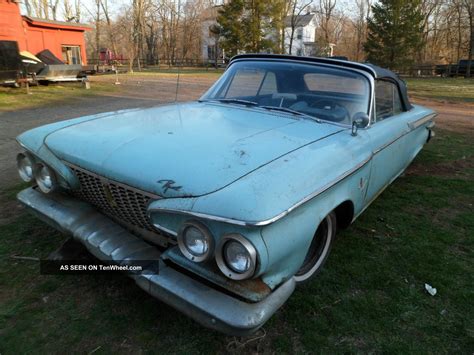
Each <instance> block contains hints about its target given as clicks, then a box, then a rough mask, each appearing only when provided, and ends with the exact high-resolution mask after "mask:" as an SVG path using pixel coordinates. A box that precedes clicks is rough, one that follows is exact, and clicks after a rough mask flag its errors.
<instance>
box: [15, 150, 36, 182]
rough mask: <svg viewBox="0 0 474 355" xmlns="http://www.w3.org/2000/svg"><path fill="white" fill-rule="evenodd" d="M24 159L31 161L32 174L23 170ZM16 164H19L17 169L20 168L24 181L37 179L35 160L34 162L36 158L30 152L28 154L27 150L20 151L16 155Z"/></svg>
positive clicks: (19, 171)
mask: <svg viewBox="0 0 474 355" xmlns="http://www.w3.org/2000/svg"><path fill="white" fill-rule="evenodd" d="M24 160H28V161H29V163H30V168H31V172H30V174H28V173H27V172H25V171H23V168H22V166H21V162H22V161H24ZM16 166H17V169H18V174H19V175H20V178H21V179H22V180H23V181H24V182H32V181H33V180H34V179H35V173H34V169H35V162H34V159H33V158H32V157H31V155H30V154H28V153H27V152H23V153H19V154H18V155H17V156H16Z"/></svg>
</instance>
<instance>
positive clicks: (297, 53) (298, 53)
mask: <svg viewBox="0 0 474 355" xmlns="http://www.w3.org/2000/svg"><path fill="white" fill-rule="evenodd" d="M296 55H297V56H300V57H301V56H302V55H303V50H302V49H301V48H298V49H297V50H296Z"/></svg>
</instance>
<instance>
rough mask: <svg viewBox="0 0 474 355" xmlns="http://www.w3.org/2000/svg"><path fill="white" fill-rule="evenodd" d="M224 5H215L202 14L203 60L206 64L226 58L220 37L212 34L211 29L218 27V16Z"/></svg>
mask: <svg viewBox="0 0 474 355" xmlns="http://www.w3.org/2000/svg"><path fill="white" fill-rule="evenodd" d="M221 6H222V5H214V6H212V7H209V8H207V9H205V10H204V11H203V13H202V14H201V60H202V61H203V62H204V63H209V62H211V63H212V62H214V61H215V59H216V51H217V60H218V61H220V60H222V59H223V58H224V52H223V50H222V48H220V46H219V43H218V37H219V36H218V35H216V34H215V33H212V31H211V28H212V27H214V26H216V25H217V14H218V11H219V8H220V7H221Z"/></svg>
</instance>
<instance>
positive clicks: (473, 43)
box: [463, 0, 474, 78]
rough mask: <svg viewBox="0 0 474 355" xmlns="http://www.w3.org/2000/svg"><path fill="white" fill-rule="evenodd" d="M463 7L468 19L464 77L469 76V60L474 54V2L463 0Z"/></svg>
mask: <svg viewBox="0 0 474 355" xmlns="http://www.w3.org/2000/svg"><path fill="white" fill-rule="evenodd" d="M463 5H464V8H465V9H466V12H467V15H468V19H469V37H470V38H469V52H468V62H467V71H466V77H468V78H470V77H471V67H472V65H471V62H472V57H473V55H474V27H473V13H474V2H473V0H463Z"/></svg>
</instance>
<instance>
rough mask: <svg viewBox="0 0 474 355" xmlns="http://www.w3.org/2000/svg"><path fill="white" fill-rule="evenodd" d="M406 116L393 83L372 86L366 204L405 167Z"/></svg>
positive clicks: (408, 120)
mask: <svg viewBox="0 0 474 355" xmlns="http://www.w3.org/2000/svg"><path fill="white" fill-rule="evenodd" d="M409 122H410V114H409V113H407V112H404V111H403V106H402V102H401V99H400V93H399V91H398V87H397V86H396V84H395V83H394V82H392V81H389V80H377V81H376V83H375V114H374V119H373V122H372V125H371V126H370V128H369V129H368V130H367V131H368V134H369V136H370V142H371V149H372V154H373V157H372V164H371V173H370V179H369V186H368V188H367V193H366V202H367V203H368V202H370V201H372V200H373V199H374V198H375V197H376V196H377V195H378V194H379V193H380V192H382V191H383V190H384V188H385V187H386V186H387V185H388V184H390V183H391V182H392V181H393V180H394V179H395V178H396V177H397V176H398V175H400V173H401V172H402V171H403V170H404V169H405V167H406V166H407V164H408V162H407V157H406V155H407V154H406V148H405V135H406V134H407V133H408V131H409V127H408V123H409Z"/></svg>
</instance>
